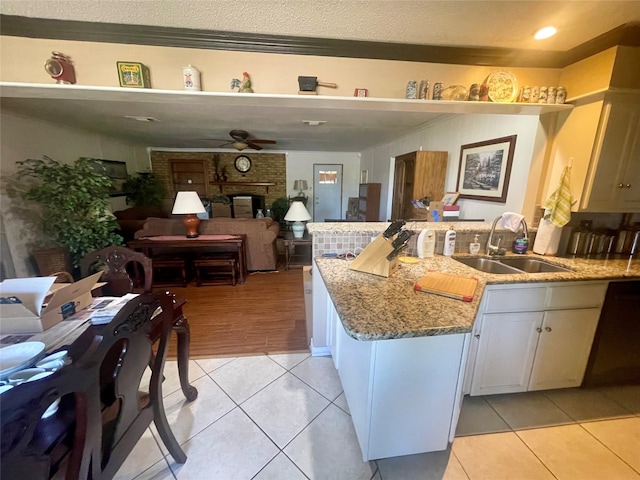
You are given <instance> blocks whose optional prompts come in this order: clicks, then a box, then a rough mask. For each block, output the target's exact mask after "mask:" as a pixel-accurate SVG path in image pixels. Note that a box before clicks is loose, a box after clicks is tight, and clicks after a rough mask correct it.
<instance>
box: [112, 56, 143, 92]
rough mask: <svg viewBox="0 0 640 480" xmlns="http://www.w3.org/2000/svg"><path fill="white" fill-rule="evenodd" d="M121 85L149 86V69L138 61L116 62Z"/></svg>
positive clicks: (133, 86)
mask: <svg viewBox="0 0 640 480" xmlns="http://www.w3.org/2000/svg"><path fill="white" fill-rule="evenodd" d="M116 65H117V66H118V80H119V82H120V86H121V87H132V88H151V77H150V75H149V69H148V68H147V67H146V66H145V65H144V64H142V63H139V62H116Z"/></svg>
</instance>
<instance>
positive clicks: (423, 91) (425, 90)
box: [420, 80, 429, 100]
mask: <svg viewBox="0 0 640 480" xmlns="http://www.w3.org/2000/svg"><path fill="white" fill-rule="evenodd" d="M428 98H429V80H420V100H426V99H428Z"/></svg>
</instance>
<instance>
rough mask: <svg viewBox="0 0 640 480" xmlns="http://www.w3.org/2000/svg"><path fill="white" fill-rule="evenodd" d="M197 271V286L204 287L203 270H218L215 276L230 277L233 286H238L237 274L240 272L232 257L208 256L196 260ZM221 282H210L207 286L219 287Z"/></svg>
mask: <svg viewBox="0 0 640 480" xmlns="http://www.w3.org/2000/svg"><path fill="white" fill-rule="evenodd" d="M193 266H194V268H195V270H196V285H197V286H198V287H200V286H202V285H203V277H204V276H205V275H203V273H204V272H203V271H202V270H203V269H205V270H207V269H216V271H215V275H220V276H225V277H227V276H228V277H230V279H231V285H234V286H235V284H236V273H237V271H238V262H237V261H236V258H235V256H232V255H208V256H203V257H199V258H196V259H195V260H194V261H193ZM219 284H220V282H219V281H208V282H207V283H206V284H205V285H219Z"/></svg>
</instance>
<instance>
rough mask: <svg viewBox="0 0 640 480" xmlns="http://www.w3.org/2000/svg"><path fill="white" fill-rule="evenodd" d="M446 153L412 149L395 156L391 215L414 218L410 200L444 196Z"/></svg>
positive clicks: (397, 217) (438, 198)
mask: <svg viewBox="0 0 640 480" xmlns="http://www.w3.org/2000/svg"><path fill="white" fill-rule="evenodd" d="M448 157H449V154H448V152H412V153H405V154H404V155H400V156H398V157H396V164H395V173H394V177H393V202H392V204H391V218H392V219H394V220H396V219H400V218H402V219H405V220H408V219H410V218H415V216H416V215H415V213H414V206H413V204H412V203H411V201H412V200H420V199H422V198H424V197H429V199H431V200H434V201H440V200H441V199H442V197H443V196H444V182H445V178H446V175H447V161H448Z"/></svg>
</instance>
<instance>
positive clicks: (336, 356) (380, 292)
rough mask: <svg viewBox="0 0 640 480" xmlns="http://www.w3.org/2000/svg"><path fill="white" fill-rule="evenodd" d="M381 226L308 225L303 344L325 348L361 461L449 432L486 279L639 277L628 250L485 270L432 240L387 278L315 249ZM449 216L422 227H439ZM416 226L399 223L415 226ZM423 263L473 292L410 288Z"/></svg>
mask: <svg viewBox="0 0 640 480" xmlns="http://www.w3.org/2000/svg"><path fill="white" fill-rule="evenodd" d="M388 225H389V224H388V223H365V224H363V223H357V224H354V223H335V224H330V223H325V224H309V225H308V229H309V231H310V232H311V233H312V234H313V244H314V245H313V250H314V257H315V258H314V276H313V314H314V321H313V339H312V345H311V346H312V352H313V353H314V354H315V355H322V354H325V355H327V354H330V355H331V356H332V357H333V361H334V364H335V366H336V368H337V369H338V373H339V375H340V379H341V381H342V384H343V388H344V391H345V396H346V398H347V402H348V404H349V408H350V411H351V414H352V420H353V423H354V427H355V430H356V434H357V436H358V440H359V442H360V446H361V449H362V452H363V458H364V459H365V460H370V459H376V458H384V457H391V456H400V455H409V454H415V453H421V452H428V451H437V450H444V449H446V448H447V445H448V443H449V442H451V441H452V440H453V437H454V434H455V429H456V425H457V419H458V414H459V410H460V405H461V402H462V396H463V393H466V392H465V391H464V389H463V383H465V372H466V371H467V370H468V367H467V365H468V364H467V360H468V357H470V355H469V350H470V346H473V345H472V342H471V340H472V334H471V332H472V331H473V329H474V322H476V317H477V316H478V313H479V311H480V309H481V308H482V305H483V301H484V298H483V297H484V292H485V290H487V291H488V290H489V289H491V288H494V286H496V285H498V286H499V285H503V286H505V287H512V286H513V285H518V284H523V285H531V286H538V285H541V284H544V285H545V286H544V287H543V290H544V291H547V286H549V287H554V288H555V287H556V286H561V287H565V286H567V287H571V288H576V287H577V288H581V287H583V286H586V288H588V289H589V290H588V291H589V292H591V291H598V292H601V291H604V289H606V284H607V281H608V280H612V279H621V278H622V279H624V278H638V277H640V261H638V260H637V259H634V260H585V259H563V258H554V259H552V261H553V262H554V263H556V264H558V265H563V266H565V267H568V268H569V269H571V270H570V271H566V272H554V273H537V274H529V273H521V274H507V275H496V274H487V273H483V272H480V271H477V270H475V269H473V268H471V267H468V266H466V265H464V264H462V263H460V262H457V261H456V260H454V259H452V258H449V257H443V256H442V255H440V254H438V252H441V249H442V243H441V242H438V243H439V244H440V248H439V249H438V247H436V253H437V254H436V256H435V257H434V258H430V259H423V260H422V261H420V262H419V263H416V264H404V263H403V264H401V265H400V266H399V267H398V269H397V270H396V271H395V272H394V273H393V274H392V275H391V276H390V277H389V278H385V277H381V276H376V275H370V274H366V273H362V272H358V271H354V270H350V269H349V267H348V264H349V261H348V260H342V259H338V258H323V257H322V254H324V253H338V254H340V253H346V252H347V251H354V250H356V251H358V249H359V248H364V247H365V246H366V245H367V243H368V242H369V241H370V239H371V237H372V236H374V235H377V234H379V233H380V232H382V231H383V230H384V229H385V228H386V227H387V226H388ZM450 225H452V224H450V223H444V224H440V225H434V224H429V227H433V228H434V229H437V230H438V233H439V234H440V233H444V231H445V230H446V229H447V228H448V227H449V226H450ZM424 226H426V225H425V224H421V223H417V224H415V225H414V224H408V225H407V227H410V228H411V229H416V230H420V229H422V228H423V227H424ZM453 226H454V228H455V229H456V231H458V233H459V238H460V237H463V236H464V234H470V235H472V234H475V233H478V234H480V235H481V236H482V235H484V237H483V238H484V239H486V235H487V234H488V232H489V228H490V225H489V224H487V223H484V222H482V223H471V222H461V223H457V224H456V223H454V224H453ZM440 230H442V231H441V232H440ZM532 231H533V230H532ZM460 234H462V235H460ZM504 234H505V236H506V235H508V233H507V232H504ZM338 245H340V246H341V247H340V248H341V249H342V250H341V251H337V249H338ZM483 245H484V243H483ZM465 248H466V244H464V243H463V244H462V245H460V246H459V249H460V251H462V250H463V249H465ZM332 250H333V251H332ZM457 250H458V249H457ZM429 270H435V271H439V272H445V273H452V274H457V275H462V276H468V277H476V278H477V279H478V286H477V288H476V292H475V295H474V297H473V300H472V301H471V302H462V301H459V300H455V299H451V298H447V297H443V296H438V295H433V294H429V293H421V292H415V291H414V290H413V285H414V283H415V282H416V280H418V279H419V278H420V277H421V276H423V275H424V274H425V273H426V272H428V271H429ZM594 289H595V290H594ZM549 290H551V289H549ZM602 296H604V295H602ZM596 297H597V296H596ZM594 302H596V304H597V302H601V299H599V298H595V300H594ZM598 305H599V304H598ZM552 308H553V307H552ZM471 356H473V355H471Z"/></svg>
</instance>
